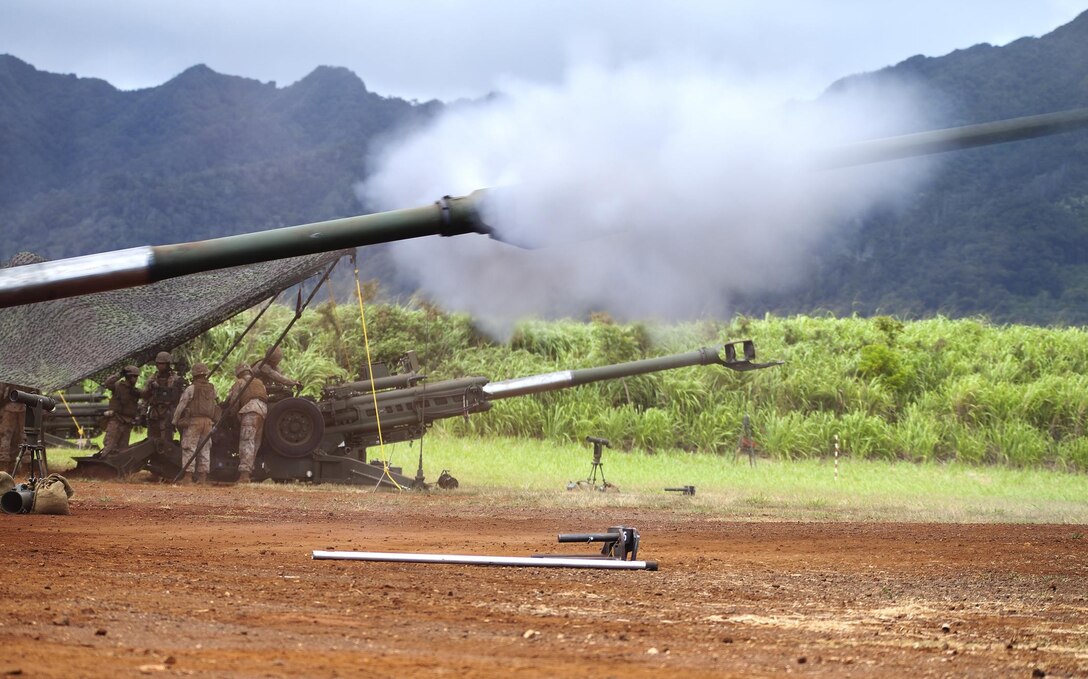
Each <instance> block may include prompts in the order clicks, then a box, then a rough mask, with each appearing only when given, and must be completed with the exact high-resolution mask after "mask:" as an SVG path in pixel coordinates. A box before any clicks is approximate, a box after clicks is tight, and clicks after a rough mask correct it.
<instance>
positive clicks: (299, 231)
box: [0, 190, 491, 308]
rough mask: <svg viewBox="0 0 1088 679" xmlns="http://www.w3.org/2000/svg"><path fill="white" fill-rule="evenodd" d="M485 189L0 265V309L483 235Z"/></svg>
mask: <svg viewBox="0 0 1088 679" xmlns="http://www.w3.org/2000/svg"><path fill="white" fill-rule="evenodd" d="M486 193H487V192H486V190H479V191H475V192H473V193H472V194H470V195H468V196H463V197H460V198H452V197H449V196H446V197H445V198H442V199H441V200H439V201H436V202H435V203H434V204H433V205H428V206H426V207H418V208H408V209H404V210H392V211H389V212H378V213H375V214H370V215H362V216H358V217H347V218H344V219H334V220H330V221H324V222H314V223H312V224H302V225H299V226H288V227H284V228H280V229H270V230H268V231H258V232H255V233H247V234H239V235H236V236H225V237H223V238H214V239H211V240H203V241H195V242H191V243H177V244H174V245H158V246H144V247H138V248H128V249H125V250H117V251H114V252H103V253H99V254H94V255H85V256H82V257H73V258H70V259H62V260H57V261H53V262H41V263H39V264H28V265H25V266H18V267H12V268H9V269H3V270H0V308H2V307H10V306H17V305H21V304H31V303H34V302H44V301H48V300H51V299H60V298H63V297H74V296H76V295H86V294H89V293H93V292H104V291H106V290H118V289H120V288H129V287H135V286H138V285H146V284H148V283H155V282H157V281H161V280H166V279H168V278H174V277H177V276H185V275H188V274H194V273H200V272H204V271H213V270H216V269H225V268H228V267H234V266H242V265H245V264H254V263H257V262H267V261H272V260H277V259H285V258H288V257H296V256H298V255H309V254H314V253H319V252H332V251H335V250H340V249H344V248H353V247H360V246H364V245H374V244H377V243H389V242H392V241H397V240H406V239H409V238H419V237H421V236H434V235H436V236H457V235H461V234H466V233H481V234H486V235H490V234H491V228H490V227H489V226H487V225H486V224H485V223H484V221H483V219H482V218H481V216H480V210H479V205H480V203H481V202H482V201H483V200H484V198H485V196H486Z"/></svg>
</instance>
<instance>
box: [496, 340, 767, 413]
mask: <svg viewBox="0 0 1088 679" xmlns="http://www.w3.org/2000/svg"><path fill="white" fill-rule="evenodd" d="M738 349H740V352H741V353H740V354H739V355H738V353H737V350H738ZM753 359H755V345H754V344H753V343H752V342H751V340H741V341H738V342H730V343H729V344H723V345H720V346H717V347H703V348H701V349H696V350H695V351H689V352H687V353H685V354H673V355H672V356H662V357H660V358H647V359H645V360H642V361H630V362H628V363H617V364H615V365H606V366H601V367H600V368H584V369H581V370H560V371H558V372H553V373H544V374H542V375H532V376H530V377H519V378H516V379H512V380H503V381H501V382H490V383H488V384H485V385H484V386H483V391H484V393H485V394H487V397H488V398H489V399H491V400H495V399H500V398H512V397H514V396H525V395H528V394H539V393H541V392H545V391H556V390H558V389H567V388H569V387H577V386H579V385H582V384H589V383H591V382H601V381H604V380H615V379H619V378H621V377H631V376H633V375H644V374H646V373H654V372H660V371H662V370H673V369H675V368H686V367H688V366H693V365H721V366H725V367H726V368H732V369H734V370H752V369H754V368H759V367H768V366H771V365H778V362H775V363H767V364H755V363H752V360H753Z"/></svg>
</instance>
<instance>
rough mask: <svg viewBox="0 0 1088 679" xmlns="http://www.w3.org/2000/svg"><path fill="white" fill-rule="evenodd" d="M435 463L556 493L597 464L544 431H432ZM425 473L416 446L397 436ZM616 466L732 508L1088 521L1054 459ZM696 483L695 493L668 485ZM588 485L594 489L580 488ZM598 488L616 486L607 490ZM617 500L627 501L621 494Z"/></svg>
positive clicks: (614, 476) (685, 503)
mask: <svg viewBox="0 0 1088 679" xmlns="http://www.w3.org/2000/svg"><path fill="white" fill-rule="evenodd" d="M424 446H425V447H424V470H425V472H426V473H427V476H428V477H429V478H431V479H434V478H437V474H438V472H439V471H441V470H442V469H448V470H450V473H452V474H453V475H454V476H455V477H457V478H458V480H459V481H460V483H461V488H463V489H481V490H505V491H528V492H529V495H532V496H534V497H537V499H542V501H543V502H545V504H547V503H549V502H551V501H549V500H547V496H548V495H549V494H550V493H553V492H554V493H557V494H561V493H567V492H568V491H566V490H565V488H566V486H567V484H568V483H569V482H570V481H576V480H579V479H585V478H587V477H588V476H589V474H590V471H591V464H590V463H591V460H592V449H591V448H590V447H589V446H588V445H585V446H577V445H554V444H552V443H549V442H545V441H539V440H524V439H508V438H474V437H466V438H461V437H453V436H448V435H443V434H437V435H429V436H428V437H427V439H426V441H425V443H424ZM387 450H388V452H389V453H390V455H391V459H392V461H393V463H394V464H398V465H402V466H404V467H405V468H406V471H408V470H411V472H409V473H414V470H415V466H416V460H417V455H418V449H417V448H414V447H412V448H409V447H408V446H406V445H403V444H402V445H398V446H389V447H388V448H387ZM602 461H603V463H604V467H603V468H604V472H605V477H606V478H607V479H608V481H609V482H611V483H614V484H616V485H617V486H618V487H619V495H620V496H626V497H627V500H629V501H632V502H633V504H634V505H636V506H637V505H638V504H639V503H644V504H646V505H657V504H659V503H660V504H665V505H667V506H676V507H678V508H684V509H688V510H691V511H700V512H706V513H710V514H721V515H724V516H730V515H732V516H737V517H744V516H759V515H760V512H761V511H764V510H769V511H772V512H774V513H775V515H776V516H779V517H783V518H789V517H794V518H799V519H820V520H834V519H836V518H840V519H843V520H896V521H942V522H944V521H947V522H1053V523H1072V524H1083V523H1088V475H1085V474H1077V473H1069V472H1061V471H1052V470H1045V469H1009V468H1005V467H975V466H970V465H965V464H962V463H936V462H925V463H908V462H886V461H879V460H852V459H849V458H847V459H840V461H839V466H838V476H837V478H836V474H835V467H834V465H833V464H832V463H831V462H830V461H827V460H798V461H783V460H759V461H758V462H757V464H756V465H755V466H750V465H749V464H748V462H747V460H746V459H738V460H736V461H734V460H733V458H732V456H719V455H710V454H701V453H686V452H683V451H668V452H663V453H657V454H654V455H647V454H644V453H637V452H617V451H613V450H608V449H606V450H605V452H604V455H603V457H602ZM681 485H694V486H695V487H696V494H695V496H694V497H685V496H680V495H678V494H673V493H666V492H665V491H664V489H665V488H666V487H676V486H681ZM569 494H571V495H585V493H569ZM595 495H609V496H611V495H613V494H612V493H596V494H595ZM610 501H613V502H624V503H625V504H626V502H625V501H624V500H621V499H619V498H613V499H612V500H610Z"/></svg>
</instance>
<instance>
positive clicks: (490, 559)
mask: <svg viewBox="0 0 1088 679" xmlns="http://www.w3.org/2000/svg"><path fill="white" fill-rule="evenodd" d="M559 542H561V543H569V542H587V543H598V542H599V543H603V545H604V546H603V547H602V549H601V553H600V554H599V555H594V556H580V555H574V556H570V555H550V554H534V555H533V556H531V557H522V556H476V555H470V554H412V553H408V552H343V551H324V550H314V551H313V553H312V555H311V556H312V558H313V559H314V560H341V561H380V562H386V563H433V564H456V565H464V566H526V567H530V568H595V569H599V570H647V571H656V570H657V562H656V561H637V560H636V557H637V556H638V544H639V535H638V531H637V530H635V529H634V528H629V527H625V526H613V527H611V528H609V529H608V531H607V532H605V533H560V534H559Z"/></svg>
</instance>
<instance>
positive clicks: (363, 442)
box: [77, 340, 781, 488]
mask: <svg viewBox="0 0 1088 679" xmlns="http://www.w3.org/2000/svg"><path fill="white" fill-rule="evenodd" d="M755 358H756V348H755V344H754V343H753V342H752V341H751V340H740V341H736V342H729V343H727V344H723V345H720V346H717V347H704V348H701V349H697V350H695V351H691V352H688V353H683V354H674V355H671V356H662V357H659V358H649V359H645V360H641V361H631V362H628V363H618V364H614V365H607V366H601V367H597V368H584V369H581V370H562V371H558V372H551V373H544V374H540V375H531V376H528V377H519V378H514V379H508V380H503V381H499V382H491V381H490V380H489V379H488V378H486V377H463V378H458V379H452V380H443V381H440V382H435V383H433V384H428V383H427V381H426V380H427V376H426V375H424V374H423V373H420V372H419V362H418V360H417V358H416V356H415V354H414V353H413V352H408V353H407V354H405V356H404V357H403V358H402V359H401V360H400V361H399V362H398V365H399V370H398V369H397V368H392V369H391V366H388V365H386V364H382V363H379V364H375V366H374V369H373V371H372V373H371V374H369V375H366V376H365V379H362V380H359V381H356V382H348V383H343V384H336V385H330V386H326V387H325V388H324V389H323V390H322V394H321V398H320V399H317V400H312V399H309V398H298V397H287V398H283V399H281V400H279V401H276V402H274V403H272V404H271V405H270V407H269V411H268V418H267V420H266V421H265V426H264V437H263V441H262V444H261V449H260V450H259V451H258V453H257V460H256V467H255V469H254V472H253V476H252V478H253V479H254V480H257V481H259V480H264V479H273V480H275V481H306V482H311V483H342V484H359V485H367V486H377V487H385V488H397V487H401V488H405V487H418V486H419V485H420V484H422V482H423V478H422V476H421V474H419V473H417V475H416V476H415V477H409V476H406V475H404V474H403V473H402V470H401V469H400V468H387V467H386V466H385V465H384V464H382V462H381V461H380V460H370V459H368V457H367V450H368V449H369V448H372V447H374V446H377V445H379V444H384V443H398V442H403V441H413V440H416V439H419V438H421V437H422V436H423V435H424V434H425V433H426V431H427V429H429V428H430V427H431V426H432V425H433V424H434V423H435V422H436V421H438V420H441V419H445V418H449V417H462V416H464V417H467V416H469V415H471V414H475V413H482V412H486V411H488V410H490V409H491V407H492V402H493V401H497V400H500V399H504V398H513V397H516V396H527V395H530V394H538V393H543V392H548V391H557V390H560V389H569V388H572V387H577V386H580V385H583V384H590V383H593V382H600V381H603V380H612V379H622V378H624V377H631V376H635V375H644V374H647V373H654V372H660V371H663V370H673V369H676V368H684V367H688V366H699V365H720V366H723V367H725V368H729V369H730V370H736V371H741V372H743V371H749V370H758V369H760V368H767V367H771V366H775V365H781V362H779V361H773V362H768V363H756V362H755ZM237 441H238V437H237V430H236V428H235V427H234V426H231V425H230V424H228V425H227V426H224V427H222V428H221V429H220V430H219V431H218V433H217V435H216V436H214V437H213V439H212V460H211V478H212V479H214V480H218V481H227V482H229V481H234V480H235V479H236V478H237V477H238V458H237V455H236V454H235V453H236V450H237ZM180 463H181V452H180V450H179V449H177V448H176V447H175V449H174V450H172V451H168V452H167V453H166V454H161V453H158V452H156V450H155V448H154V445H153V444H152V443H151V442H149V441H143V442H140V443H137V444H136V445H134V446H130V447H129V448H126V449H124V450H121V451H118V452H117V453H114V454H109V455H106V456H101V457H85V458H78V464H79V467H77V470H78V471H79V472H81V473H90V474H91V475H95V476H107V477H113V476H126V475H128V474H131V473H134V472H137V471H140V470H141V469H148V470H149V471H152V472H153V473H155V474H157V475H159V476H162V477H164V478H173V477H175V476H177V475H178V474H179V473H180V472H181V467H180Z"/></svg>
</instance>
